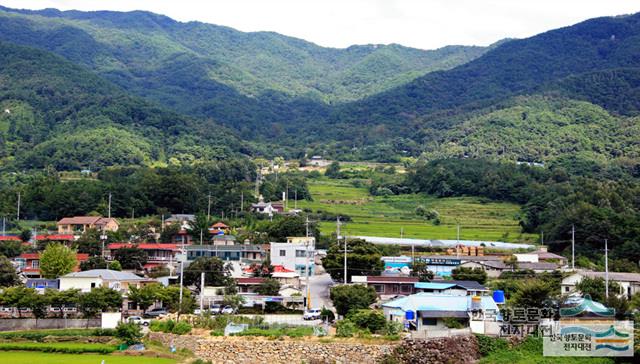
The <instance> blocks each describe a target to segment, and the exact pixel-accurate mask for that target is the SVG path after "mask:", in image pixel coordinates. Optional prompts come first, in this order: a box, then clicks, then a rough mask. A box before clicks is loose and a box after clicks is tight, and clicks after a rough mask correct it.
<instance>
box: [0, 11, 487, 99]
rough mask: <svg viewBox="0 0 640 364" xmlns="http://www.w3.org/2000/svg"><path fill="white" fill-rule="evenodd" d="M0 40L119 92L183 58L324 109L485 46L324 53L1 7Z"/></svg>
mask: <svg viewBox="0 0 640 364" xmlns="http://www.w3.org/2000/svg"><path fill="white" fill-rule="evenodd" d="M0 37H2V39H3V40H6V41H11V42H14V43H18V44H23V45H29V46H36V47H40V48H43V49H47V50H50V51H53V52H56V53H58V54H60V55H62V56H64V57H66V58H68V59H69V60H72V61H74V62H76V63H81V64H84V65H87V66H89V67H91V68H92V69H94V70H96V71H98V72H99V73H100V74H102V75H105V76H107V77H108V78H109V79H111V80H113V81H116V82H117V83H118V84H120V85H122V86H132V85H130V84H134V85H133V86H139V85H135V81H136V79H137V78H140V77H144V78H146V79H149V78H151V77H153V76H154V75H155V74H156V73H159V74H161V73H163V72H167V71H172V70H175V69H176V67H175V66H174V65H172V62H173V60H174V59H175V58H181V57H184V56H188V57H189V58H194V59H197V60H199V63H200V64H206V67H205V69H204V70H202V69H201V70H198V71H199V72H198V73H196V75H197V77H198V78H200V79H201V80H203V81H204V80H209V81H214V82H217V83H221V84H223V85H225V86H229V87H231V88H233V89H234V90H235V91H237V92H239V93H240V94H242V95H244V96H250V97H259V96H260V95H262V94H263V93H269V92H274V91H275V92H280V93H283V94H285V95H287V96H290V97H305V98H311V99H314V100H322V101H330V102H343V101H349V100H355V99H359V98H362V97H364V96H368V95H372V94H374V93H377V92H380V91H382V90H385V89H389V88H391V87H394V86H398V85H401V84H403V83H405V82H408V81H410V80H412V79H414V78H416V77H418V76H421V75H423V74H425V73H427V72H431V71H434V70H442V69H449V68H453V67H455V66H457V65H460V64H463V63H465V62H468V61H469V60H472V59H474V58H477V57H478V56H480V55H482V54H483V53H484V52H486V50H487V49H488V48H486V47H463V46H450V47H445V48H442V49H439V50H433V51H424V50H418V49H413V48H407V47H402V46H399V45H395V44H392V45H364V46H352V47H349V48H346V49H335V48H324V47H320V46H317V45H315V44H313V43H310V42H306V41H303V40H300V39H296V38H291V37H286V36H283V35H280V34H277V33H272V32H256V33H243V32H239V31H236V30H234V29H231V28H227V27H222V26H216V25H211V24H204V23H199V22H189V23H180V22H177V21H174V20H172V19H170V18H168V17H165V16H161V15H157V14H153V13H147V12H142V11H134V12H129V13H119V12H109V11H97V12H79V11H66V12H60V11H57V10H53V9H47V10H42V11H25V10H15V9H8V8H0ZM79 41H81V43H79ZM78 46H79V47H78ZM163 70H165V71H163ZM164 82H165V83H166V80H164ZM163 91H164V92H170V90H163ZM215 96H216V95H215V94H212V95H209V97H215Z"/></svg>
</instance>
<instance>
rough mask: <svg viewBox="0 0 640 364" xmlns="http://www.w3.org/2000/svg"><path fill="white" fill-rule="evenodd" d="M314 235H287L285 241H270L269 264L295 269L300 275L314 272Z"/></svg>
mask: <svg viewBox="0 0 640 364" xmlns="http://www.w3.org/2000/svg"><path fill="white" fill-rule="evenodd" d="M315 247H316V240H315V238H314V237H288V238H287V242H286V243H271V246H270V258H271V264H273V265H281V266H283V267H284V268H286V269H289V270H293V271H296V272H297V273H298V274H299V275H300V276H304V275H306V274H307V269H308V271H309V275H313V274H314V267H315V262H314V256H313V255H314V251H315Z"/></svg>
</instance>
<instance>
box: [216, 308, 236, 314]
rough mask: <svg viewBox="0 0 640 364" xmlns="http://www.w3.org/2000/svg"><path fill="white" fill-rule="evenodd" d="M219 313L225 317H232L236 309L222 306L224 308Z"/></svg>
mask: <svg viewBox="0 0 640 364" xmlns="http://www.w3.org/2000/svg"><path fill="white" fill-rule="evenodd" d="M220 313H222V314H225V315H232V314H234V313H236V309H235V308H233V307H231V306H224V308H223V309H222V310H221V311H220Z"/></svg>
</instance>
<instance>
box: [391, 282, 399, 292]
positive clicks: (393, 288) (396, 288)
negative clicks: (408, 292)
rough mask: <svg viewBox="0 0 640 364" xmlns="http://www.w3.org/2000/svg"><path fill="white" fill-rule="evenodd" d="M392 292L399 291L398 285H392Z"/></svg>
mask: <svg viewBox="0 0 640 364" xmlns="http://www.w3.org/2000/svg"><path fill="white" fill-rule="evenodd" d="M391 292H392V293H398V285H397V284H394V285H393V286H391Z"/></svg>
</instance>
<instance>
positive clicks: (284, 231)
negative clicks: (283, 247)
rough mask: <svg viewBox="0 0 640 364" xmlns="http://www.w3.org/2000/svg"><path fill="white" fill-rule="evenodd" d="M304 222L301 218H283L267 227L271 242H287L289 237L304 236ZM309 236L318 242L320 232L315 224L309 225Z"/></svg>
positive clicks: (305, 227)
mask: <svg viewBox="0 0 640 364" xmlns="http://www.w3.org/2000/svg"><path fill="white" fill-rule="evenodd" d="M306 233H307V226H306V220H305V218H304V217H302V216H284V217H282V218H279V219H276V220H275V221H274V222H273V223H271V224H270V225H269V226H268V227H267V234H268V235H269V238H270V239H271V241H287V237H289V236H306ZM309 235H310V236H315V238H316V241H317V240H319V237H320V230H319V229H318V226H317V225H316V224H315V223H309Z"/></svg>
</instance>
